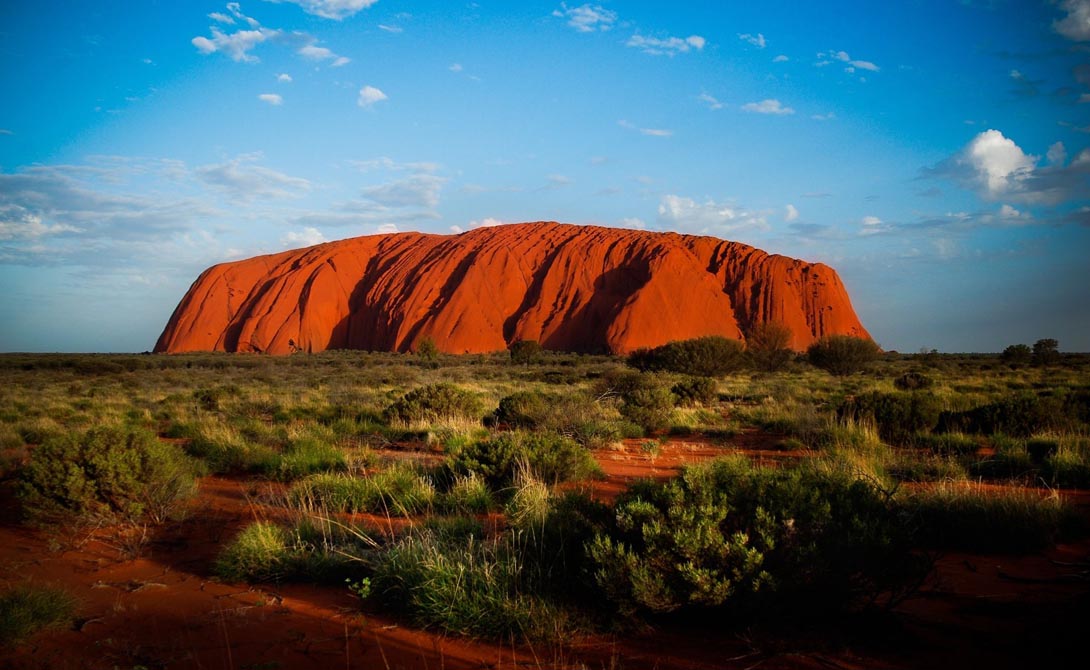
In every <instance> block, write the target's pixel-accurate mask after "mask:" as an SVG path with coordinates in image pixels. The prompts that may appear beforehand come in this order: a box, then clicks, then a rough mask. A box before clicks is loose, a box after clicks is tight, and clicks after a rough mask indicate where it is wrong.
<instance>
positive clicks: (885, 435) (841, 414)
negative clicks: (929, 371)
mask: <svg viewBox="0 0 1090 670" xmlns="http://www.w3.org/2000/svg"><path fill="white" fill-rule="evenodd" d="M941 412H942V402H941V400H940V399H939V398H937V397H936V396H934V395H932V394H930V393H882V392H880V391H872V392H870V393H864V394H861V395H857V396H853V397H851V398H849V399H848V400H846V401H845V402H844V403H843V404H841V406H840V407H839V408H838V410H837V416H838V418H840V419H842V420H851V421H856V422H860V423H867V422H873V424H874V426H875V428H877V429H878V435H879V436H880V437H881V438H882V439H883V440H885V441H886V442H889V443H891V444H895V445H900V446H903V445H905V444H908V443H909V442H910V441H911V439H912V438H913V436H914V435H916V434H917V433H921V432H922V433H927V432H930V431H931V430H932V429H933V428H934V427H935V424H936V423H938V420H939V414H941Z"/></svg>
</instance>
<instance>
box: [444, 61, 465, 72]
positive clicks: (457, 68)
mask: <svg viewBox="0 0 1090 670" xmlns="http://www.w3.org/2000/svg"><path fill="white" fill-rule="evenodd" d="M447 69H448V70H450V71H451V72H461V71H462V69H463V68H462V64H461V63H451V65H450V67H448V68H447Z"/></svg>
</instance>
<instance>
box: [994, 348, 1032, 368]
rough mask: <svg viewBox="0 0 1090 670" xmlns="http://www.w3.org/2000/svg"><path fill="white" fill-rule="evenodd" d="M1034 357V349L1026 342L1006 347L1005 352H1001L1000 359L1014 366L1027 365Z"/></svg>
mask: <svg viewBox="0 0 1090 670" xmlns="http://www.w3.org/2000/svg"><path fill="white" fill-rule="evenodd" d="M1032 357H1033V352H1032V350H1031V349H1030V348H1029V346H1028V345H1025V344H1012V345H1010V346H1009V347H1007V348H1006V349H1004V350H1003V353H1001V354H999V358H1000V360H1002V361H1003V362H1004V363H1007V364H1008V365H1011V366H1012V367H1015V366H1018V365H1025V364H1026V363H1029V362H1030V359H1031V358H1032Z"/></svg>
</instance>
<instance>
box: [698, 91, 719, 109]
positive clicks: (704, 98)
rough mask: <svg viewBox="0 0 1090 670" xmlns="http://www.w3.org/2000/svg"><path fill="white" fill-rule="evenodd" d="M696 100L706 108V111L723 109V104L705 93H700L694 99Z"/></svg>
mask: <svg viewBox="0 0 1090 670" xmlns="http://www.w3.org/2000/svg"><path fill="white" fill-rule="evenodd" d="M696 99H697V100H699V101H700V102H703V103H704V104H706V105H707V106H708V109H723V103H721V102H719V101H718V100H716V99H715V98H714V97H713V96H711V95H708V94H707V93H701V94H700V95H698V96H697V97H696Z"/></svg>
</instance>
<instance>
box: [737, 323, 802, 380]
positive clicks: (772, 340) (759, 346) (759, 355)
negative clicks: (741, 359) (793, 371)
mask: <svg viewBox="0 0 1090 670" xmlns="http://www.w3.org/2000/svg"><path fill="white" fill-rule="evenodd" d="M791 336H792V334H791V329H790V328H789V327H788V326H787V325H785V324H782V323H776V322H773V321H767V322H764V323H759V324H757V325H756V326H754V327H753V328H752V329H750V331H749V334H748V335H746V356H747V357H748V358H749V361H750V363H751V364H752V365H753V367H754V368H756V369H758V370H762V371H764V372H776V371H778V370H782V369H783V368H784V367H785V366H786V365H787V363H788V362H789V361H790V360H791V359H792V358H793V357H794V355H795V352H793V351H791V349H790V345H791Z"/></svg>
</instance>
